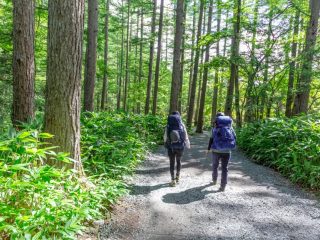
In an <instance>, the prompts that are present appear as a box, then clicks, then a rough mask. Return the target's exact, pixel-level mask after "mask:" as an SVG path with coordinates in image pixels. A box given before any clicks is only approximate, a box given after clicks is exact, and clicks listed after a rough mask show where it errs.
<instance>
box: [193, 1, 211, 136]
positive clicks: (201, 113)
mask: <svg viewBox="0 0 320 240" xmlns="http://www.w3.org/2000/svg"><path fill="white" fill-rule="evenodd" d="M212 11H213V0H210V1H209V14H208V29H207V34H210V33H211V25H212ZM209 59H210V45H207V46H206V52H205V60H204V65H205V66H204V68H203V80H202V88H201V95H200V106H199V112H198V121H197V129H196V132H197V133H202V130H203V122H204V106H205V100H206V91H207V82H208V73H209V67H208V63H209Z"/></svg>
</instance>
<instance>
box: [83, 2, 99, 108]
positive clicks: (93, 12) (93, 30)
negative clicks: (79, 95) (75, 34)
mask: <svg viewBox="0 0 320 240" xmlns="http://www.w3.org/2000/svg"><path fill="white" fill-rule="evenodd" d="M87 38H88V40H87V50H86V65H85V78H84V110H85V111H89V112H92V111H93V110H94V108H93V105H94V87H95V81H96V65H97V38H98V0H90V1H88V36H87Z"/></svg>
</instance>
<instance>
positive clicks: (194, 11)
mask: <svg viewBox="0 0 320 240" xmlns="http://www.w3.org/2000/svg"><path fill="white" fill-rule="evenodd" d="M196 8H197V5H196V1H195V0H194V1H193V16H192V36H191V41H192V42H191V58H190V75H189V89H188V99H187V103H188V104H189V102H190V95H191V84H192V76H193V62H194V61H193V60H194V48H195V46H194V44H195V35H196V15H197V13H196ZM187 109H188V111H189V105H188V106H187Z"/></svg>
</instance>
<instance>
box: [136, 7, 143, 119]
mask: <svg viewBox="0 0 320 240" xmlns="http://www.w3.org/2000/svg"><path fill="white" fill-rule="evenodd" d="M142 58H143V8H141V18H140V55H139V78H138V81H139V89H140V86H141V82H142V75H143V68H142V67H143V62H142V60H143V59H142ZM137 112H138V114H140V113H141V96H140V95H139V101H138V104H137Z"/></svg>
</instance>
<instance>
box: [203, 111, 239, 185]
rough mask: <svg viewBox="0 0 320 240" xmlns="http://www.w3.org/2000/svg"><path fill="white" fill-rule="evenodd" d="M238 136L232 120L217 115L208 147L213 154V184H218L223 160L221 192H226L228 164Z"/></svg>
mask: <svg viewBox="0 0 320 240" xmlns="http://www.w3.org/2000/svg"><path fill="white" fill-rule="evenodd" d="M235 144H236V134H235V132H234V130H233V128H232V119H231V118H230V117H229V116H224V114H223V113H217V115H216V120H215V122H214V126H213V128H212V131H211V137H210V140H209V145H208V153H209V152H212V184H213V185H216V184H217V179H218V167H219V162H220V160H221V169H222V174H221V185H220V188H219V191H224V190H225V187H226V185H227V181H228V164H229V161H230V159H231V150H233V149H234V148H235Z"/></svg>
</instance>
